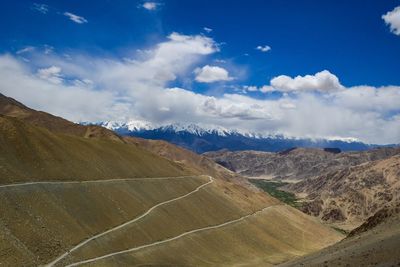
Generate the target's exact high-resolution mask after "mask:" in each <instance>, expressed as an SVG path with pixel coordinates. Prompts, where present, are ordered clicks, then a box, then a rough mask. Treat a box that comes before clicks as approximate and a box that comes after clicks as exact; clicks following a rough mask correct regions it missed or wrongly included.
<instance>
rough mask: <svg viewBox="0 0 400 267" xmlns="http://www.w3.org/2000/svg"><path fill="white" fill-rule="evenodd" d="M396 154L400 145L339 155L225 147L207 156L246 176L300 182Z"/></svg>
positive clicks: (324, 152) (300, 150)
mask: <svg viewBox="0 0 400 267" xmlns="http://www.w3.org/2000/svg"><path fill="white" fill-rule="evenodd" d="M396 154H400V148H379V149H372V150H368V151H361V152H343V153H339V154H334V153H331V152H326V151H324V150H322V149H315V148H294V149H290V150H287V151H282V152H278V153H271V152H260V151H235V152H231V151H226V150H222V151H217V152H207V153H205V154H204V155H205V156H207V157H208V158H210V159H212V160H214V161H215V162H217V163H220V164H221V165H223V166H225V167H226V168H228V169H230V170H233V171H235V172H237V173H238V174H241V175H244V176H248V177H260V178H270V179H279V180H285V179H286V180H292V181H300V180H303V179H306V178H311V177H315V176H319V175H322V174H324V173H326V172H331V171H336V170H340V169H343V168H345V167H350V166H355V165H358V164H361V163H364V162H369V161H373V160H379V159H385V158H388V157H390V156H393V155H396Z"/></svg>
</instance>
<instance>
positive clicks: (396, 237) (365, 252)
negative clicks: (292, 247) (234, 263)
mask: <svg viewBox="0 0 400 267" xmlns="http://www.w3.org/2000/svg"><path fill="white" fill-rule="evenodd" d="M399 223H400V206H399V205H398V204H396V205H394V204H393V203H392V204H388V205H385V207H383V208H382V209H380V210H379V211H377V212H376V213H375V214H374V215H373V216H371V217H370V218H368V219H367V221H366V222H365V223H363V224H362V225H361V226H359V227H358V228H356V229H354V230H353V231H352V232H351V233H350V234H349V235H348V237H347V238H346V239H344V240H342V241H341V242H338V243H337V244H334V245H332V246H330V247H327V248H325V249H322V250H321V251H318V252H314V253H311V254H310V255H307V256H304V257H299V258H298V259H296V260H294V261H290V262H287V263H284V264H282V265H279V266H282V267H284V266H327V267H330V266H399V265H400V256H399V247H400V227H399Z"/></svg>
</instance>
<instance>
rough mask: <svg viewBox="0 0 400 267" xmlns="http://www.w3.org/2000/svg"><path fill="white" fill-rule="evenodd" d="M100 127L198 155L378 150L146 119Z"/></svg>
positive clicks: (348, 141) (350, 141)
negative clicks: (307, 149) (308, 149)
mask: <svg viewBox="0 0 400 267" xmlns="http://www.w3.org/2000/svg"><path fill="white" fill-rule="evenodd" d="M85 124H87V123H85ZM96 124H97V125H101V126H103V127H105V128H108V129H110V130H113V131H115V132H117V133H119V134H121V135H128V136H135V137H142V138H147V139H159V140H165V141H168V142H171V143H174V144H176V145H179V146H182V147H185V148H187V149H190V150H193V151H195V152H197V153H204V152H207V151H215V150H220V149H229V150H260V151H281V150H285V149H289V148H293V147H319V148H326V147H335V148H339V149H341V150H343V151H349V150H365V149H369V148H371V147H375V146H374V145H368V144H364V143H362V142H360V141H359V140H357V139H355V138H339V137H329V138H299V137H292V136H286V135H283V134H265V133H254V132H249V131H243V130H233V129H226V128H224V127H221V126H215V125H203V124H184V123H171V124H153V123H150V122H146V121H142V120H130V121H127V122H116V121H107V122H100V123H96Z"/></svg>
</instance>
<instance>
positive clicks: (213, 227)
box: [66, 205, 279, 267]
mask: <svg viewBox="0 0 400 267" xmlns="http://www.w3.org/2000/svg"><path fill="white" fill-rule="evenodd" d="M274 206H279V205H274ZM274 206H269V207H266V208H263V209H262V210H259V211H256V212H254V213H252V214H248V215H245V216H243V217H240V218H238V219H235V220H232V221H228V222H225V223H222V224H218V225H213V226H208V227H204V228H199V229H195V230H191V231H188V232H184V233H182V234H180V235H178V236H175V237H171V238H168V239H164V240H162V241H157V242H154V243H151V244H147V245H143V246H139V247H134V248H130V249H126V250H121V251H117V252H113V253H110V254H107V255H103V256H99V257H96V258H91V259H87V260H84V261H80V262H75V263H72V264H69V265H67V266H66V267H73V266H79V265H82V264H85V263H91V262H94V261H98V260H102V259H105V258H109V257H113V256H116V255H120V254H125V253H129V252H134V251H138V250H140V249H144V248H149V247H153V246H157V245H161V244H164V243H167V242H170V241H174V240H177V239H179V238H182V237H185V236H187V235H190V234H194V233H199V232H202V231H207V230H212V229H216V228H220V227H224V226H227V225H229V224H233V223H237V222H240V221H242V220H244V219H246V218H248V217H250V216H254V215H257V214H258V213H261V212H263V211H265V210H268V209H270V208H272V207H274Z"/></svg>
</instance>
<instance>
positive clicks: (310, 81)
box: [271, 70, 343, 92]
mask: <svg viewBox="0 0 400 267" xmlns="http://www.w3.org/2000/svg"><path fill="white" fill-rule="evenodd" d="M271 86H272V87H273V88H275V89H276V90H278V91H283V92H299V91H319V92H332V91H338V90H342V89H343V86H342V85H341V84H340V82H339V79H338V77H336V76H335V75H334V74H332V73H330V72H329V71H327V70H324V71H321V72H317V73H316V74H315V75H305V76H296V77H294V78H292V77H289V76H287V75H280V76H278V77H275V78H273V79H272V80H271Z"/></svg>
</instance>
